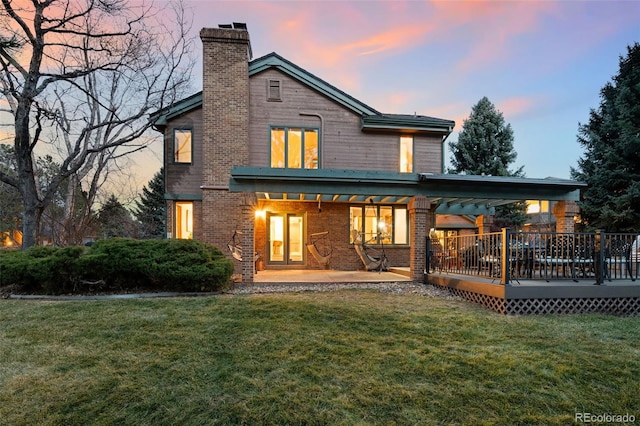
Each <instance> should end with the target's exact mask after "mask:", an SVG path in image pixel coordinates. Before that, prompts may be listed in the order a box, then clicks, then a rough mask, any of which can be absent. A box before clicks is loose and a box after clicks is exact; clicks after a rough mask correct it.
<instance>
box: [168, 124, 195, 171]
mask: <svg viewBox="0 0 640 426" xmlns="http://www.w3.org/2000/svg"><path fill="white" fill-rule="evenodd" d="M192 147H193V132H192V131H191V129H174V130H173V162H174V163H191V161H192Z"/></svg>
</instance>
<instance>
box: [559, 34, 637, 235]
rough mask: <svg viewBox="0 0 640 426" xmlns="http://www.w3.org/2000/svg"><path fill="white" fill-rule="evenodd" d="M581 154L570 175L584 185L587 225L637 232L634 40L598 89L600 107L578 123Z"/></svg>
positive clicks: (591, 227)
mask: <svg viewBox="0 0 640 426" xmlns="http://www.w3.org/2000/svg"><path fill="white" fill-rule="evenodd" d="M578 143H580V145H582V147H583V148H584V150H585V152H584V155H583V156H582V157H581V158H580V159H579V160H578V168H577V169H574V168H572V169H571V175H572V178H574V179H577V180H580V181H583V182H585V183H587V184H588V188H587V189H586V190H585V191H584V193H583V200H582V201H581V202H580V208H581V212H580V213H581V216H582V219H583V223H584V224H585V226H586V227H587V228H588V229H598V228H600V229H606V230H607V231H610V232H616V231H617V232H622V231H633V232H638V231H640V44H638V43H637V42H636V43H634V44H633V45H632V46H628V47H627V56H626V57H620V63H619V71H618V74H617V75H615V76H614V77H613V79H612V81H611V82H608V83H606V84H605V86H604V87H603V88H602V89H601V90H600V106H599V107H598V108H597V109H592V110H591V112H590V115H589V122H588V123H587V124H580V125H579V127H578Z"/></svg>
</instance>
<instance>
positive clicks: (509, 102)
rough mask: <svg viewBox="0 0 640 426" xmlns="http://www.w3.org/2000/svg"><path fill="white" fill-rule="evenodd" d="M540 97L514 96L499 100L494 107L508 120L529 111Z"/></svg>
mask: <svg viewBox="0 0 640 426" xmlns="http://www.w3.org/2000/svg"><path fill="white" fill-rule="evenodd" d="M539 102H540V99H537V98H532V97H515V98H509V99H505V100H503V101H501V102H500V103H499V104H497V105H496V108H497V109H498V110H499V111H500V112H502V115H503V116H504V117H505V119H507V120H506V121H509V120H508V119H509V118H513V117H517V116H519V115H523V114H526V113H528V112H531V110H533V109H535V108H537V107H538V105H539Z"/></svg>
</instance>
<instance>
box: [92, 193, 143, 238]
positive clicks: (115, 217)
mask: <svg viewBox="0 0 640 426" xmlns="http://www.w3.org/2000/svg"><path fill="white" fill-rule="evenodd" d="M98 223H99V224H100V231H101V233H102V237H103V238H113V237H129V238H133V237H134V236H135V234H136V232H135V228H136V227H135V225H134V223H133V218H132V217H131V213H129V211H128V210H127V209H126V208H125V207H124V206H123V205H122V203H121V202H120V201H118V199H117V198H116V197H115V195H113V194H111V196H110V197H109V199H108V200H107V202H106V203H105V204H104V206H102V209H100V213H98Z"/></svg>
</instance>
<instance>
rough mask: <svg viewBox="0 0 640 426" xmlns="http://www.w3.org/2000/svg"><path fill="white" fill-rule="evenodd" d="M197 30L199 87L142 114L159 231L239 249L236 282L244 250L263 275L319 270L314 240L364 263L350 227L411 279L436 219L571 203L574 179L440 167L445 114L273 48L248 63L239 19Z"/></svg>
mask: <svg viewBox="0 0 640 426" xmlns="http://www.w3.org/2000/svg"><path fill="white" fill-rule="evenodd" d="M200 38H201V40H202V44H203V90H202V92H200V93H197V94H195V95H193V96H191V97H188V98H186V99H184V100H182V101H180V102H177V103H175V104H174V105H171V106H170V107H168V108H165V109H163V110H161V111H158V112H157V113H156V114H155V115H154V116H153V119H154V120H155V128H156V129H157V130H158V131H160V132H162V133H163V134H164V142H165V164H164V170H165V173H166V195H165V198H166V200H167V207H168V209H167V211H168V215H167V226H168V229H167V235H168V236H169V237H171V238H195V239H198V240H202V241H206V242H209V243H212V244H214V245H216V246H218V247H220V248H223V249H225V250H226V247H227V246H229V247H230V249H234V248H241V249H242V253H243V254H244V255H243V254H241V253H239V252H238V251H237V250H236V251H235V252H233V253H232V252H231V251H230V252H229V256H232V255H233V257H235V258H236V259H237V261H236V269H237V272H238V273H241V274H242V276H243V281H245V282H252V281H253V276H254V275H253V274H254V273H255V271H254V266H255V265H254V261H255V260H256V258H255V257H254V256H247V255H246V253H256V256H258V258H259V260H260V263H261V264H262V265H263V267H264V268H268V269H274V268H296V269H318V268H323V267H325V266H326V265H325V263H323V255H327V253H321V256H317V255H318V253H313V250H312V249H307V245H308V244H309V243H310V242H312V241H313V238H314V237H317V236H320V237H321V238H325V239H328V240H329V242H330V247H331V251H330V256H331V259H330V267H331V268H333V269H344V270H357V269H363V261H362V260H361V258H360V257H359V255H358V253H357V250H356V249H357V248H358V245H357V244H354V242H356V243H357V242H358V241H354V237H357V235H356V234H354V233H353V232H352V231H354V230H356V231H357V232H359V233H360V234H361V239H362V240H365V241H367V242H368V243H369V246H372V247H377V248H380V249H384V251H385V253H386V256H387V257H388V259H389V263H390V264H391V265H394V266H403V267H409V268H410V270H411V274H412V275H411V276H412V278H413V279H414V280H416V281H422V279H423V277H424V270H425V265H426V263H425V252H426V244H425V241H426V237H427V235H428V234H429V230H430V229H431V228H433V227H434V225H435V222H436V220H435V215H436V214H448V215H465V216H468V217H470V216H479V217H480V219H479V221H477V222H478V223H479V229H482V223H483V221H482V217H486V216H487V215H491V214H493V212H494V209H495V206H497V205H500V204H504V203H510V202H514V201H519V200H525V199H545V200H558V201H559V203H563V202H565V201H566V202H568V203H571V202H573V201H575V200H577V199H578V196H579V189H580V188H581V186H582V184H580V183H578V182H575V181H569V180H560V179H554V180H543V179H522V178H498V177H491V176H457V175H446V174H443V170H444V164H443V163H444V159H443V152H444V148H443V145H444V142H445V140H446V139H447V137H448V136H449V134H450V133H451V132H452V131H453V128H454V125H455V123H454V122H453V121H452V120H448V119H442V118H435V117H426V116H421V115H415V114H406V115H405V114H386V113H382V112H380V111H378V110H376V109H374V108H373V107H371V106H369V105H366V104H364V103H363V102H361V101H359V100H358V99H355V98H354V97H352V96H350V95H349V94H347V93H345V92H344V91H342V90H340V89H338V88H337V87H335V86H333V85H331V84H330V83H328V82H326V81H324V80H322V79H321V78H319V77H317V76H315V75H314V74H312V73H310V72H309V71H307V70H305V69H304V68H302V67H300V66H298V65H296V64H294V63H292V62H290V61H288V60H287V59H285V58H283V57H281V56H280V55H278V54H276V53H270V54H268V55H265V56H262V57H259V58H256V59H253V58H252V51H251V44H250V40H249V33H248V31H247V29H246V26H245V25H244V24H233V25H222V26H220V28H204V29H202V31H201V32H200ZM565 210H566V209H565ZM565 210H562V209H559V211H560V213H559V214H560V215H562V214H563V213H562V212H564V211H565ZM566 211H570V209H569V210H566ZM571 214H572V213H571ZM560 222H561V224H565V223H566V224H569V225H571V224H572V223H573V222H572V220H566V221H564V220H563V221H560ZM314 254H315V255H316V256H314ZM240 259H241V260H240Z"/></svg>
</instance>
